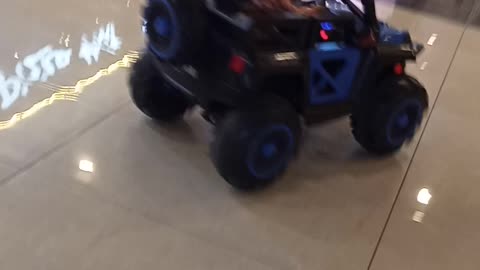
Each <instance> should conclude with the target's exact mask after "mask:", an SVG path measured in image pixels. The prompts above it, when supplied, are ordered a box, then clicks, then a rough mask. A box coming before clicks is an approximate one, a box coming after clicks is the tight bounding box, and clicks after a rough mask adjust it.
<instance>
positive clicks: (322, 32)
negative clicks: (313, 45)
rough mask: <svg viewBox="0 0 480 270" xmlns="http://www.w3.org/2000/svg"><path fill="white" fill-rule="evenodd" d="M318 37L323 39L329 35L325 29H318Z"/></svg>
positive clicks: (327, 38)
mask: <svg viewBox="0 0 480 270" xmlns="http://www.w3.org/2000/svg"><path fill="white" fill-rule="evenodd" d="M320 37H321V38H322V39H323V40H325V41H327V40H329V39H330V37H329V36H328V34H327V31H325V30H320Z"/></svg>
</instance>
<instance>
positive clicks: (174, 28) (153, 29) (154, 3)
mask: <svg viewBox="0 0 480 270" xmlns="http://www.w3.org/2000/svg"><path fill="white" fill-rule="evenodd" d="M149 9H150V13H149V15H148V17H147V18H146V20H147V35H148V37H149V44H148V48H149V49H150V51H152V52H153V54H154V55H156V56H157V57H159V58H161V59H163V60H170V59H172V58H173V57H175V55H176V54H177V51H178V49H179V47H180V42H181V39H180V35H181V32H180V27H179V23H178V18H177V14H176V11H175V9H174V8H173V7H172V5H171V4H170V1H168V0H151V2H150V7H149Z"/></svg>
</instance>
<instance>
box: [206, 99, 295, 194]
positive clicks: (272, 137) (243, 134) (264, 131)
mask: <svg viewBox="0 0 480 270" xmlns="http://www.w3.org/2000/svg"><path fill="white" fill-rule="evenodd" d="M300 134H301V125H300V120H299V117H298V114H297V113H296V112H295V110H294V109H293V108H292V106H291V105H290V104H289V103H288V102H287V101H285V100H283V99H280V98H276V97H275V98H272V99H270V100H266V101H265V102H264V103H262V104H261V105H259V106H256V107H255V109H252V108H248V109H245V110H238V111H232V112H230V113H228V114H227V115H226V116H225V118H223V119H222V120H221V121H220V123H219V125H218V127H217V131H216V138H215V141H214V142H213V144H212V148H211V154H212V159H213V162H214V164H215V166H216V168H217V170H218V172H219V173H220V175H221V176H223V177H224V178H225V180H226V181H227V182H228V183H230V184H231V185H232V186H234V187H235V188H238V189H243V190H251V189H255V188H260V187H262V186H265V185H267V184H269V183H271V182H272V181H273V180H275V179H276V178H277V177H279V176H280V175H281V174H282V173H283V172H284V171H285V170H286V168H287V166H288V164H289V162H290V161H291V159H292V158H293V156H294V154H295V152H296V150H297V148H298V141H299V137H300Z"/></svg>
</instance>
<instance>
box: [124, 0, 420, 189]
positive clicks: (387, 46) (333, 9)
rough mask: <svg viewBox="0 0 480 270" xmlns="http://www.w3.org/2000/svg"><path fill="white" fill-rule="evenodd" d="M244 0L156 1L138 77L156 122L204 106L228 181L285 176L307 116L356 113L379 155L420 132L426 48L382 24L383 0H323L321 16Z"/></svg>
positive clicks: (360, 134) (355, 125)
mask: <svg viewBox="0 0 480 270" xmlns="http://www.w3.org/2000/svg"><path fill="white" fill-rule="evenodd" d="M236 1H238V0H236ZM236 1H235V0H228V1H225V0H223V1H222V0H196V1H195V0H149V2H148V4H147V6H146V8H145V13H144V19H145V25H144V29H145V32H146V35H147V37H148V43H147V47H148V49H147V50H146V52H145V54H144V55H143V56H142V58H141V59H139V61H138V62H137V63H136V64H135V66H134V67H133V70H132V74H131V78H130V87H131V95H132V98H133V101H134V102H135V104H136V105H137V106H138V108H139V109H140V110H141V111H142V112H144V113H145V114H146V115H148V116H150V117H151V118H153V119H155V120H158V121H160V122H170V121H175V120H178V119H180V118H181V117H182V116H183V114H184V113H185V112H186V111H187V110H188V109H189V108H191V107H193V106H196V105H199V106H201V107H202V108H203V110H204V116H205V118H206V119H207V120H208V121H210V122H212V123H213V124H214V125H215V126H216V133H215V140H214V142H213V143H212V146H211V154H212V159H213V162H214V164H215V166H216V168H217V169H218V171H219V173H220V174H221V175H222V176H223V177H224V178H225V179H226V180H227V181H228V182H229V183H230V184H232V185H233V186H235V187H237V188H241V189H251V188H255V187H259V186H263V185H265V184H267V183H270V182H271V181H272V180H274V179H276V178H277V177H279V176H280V175H281V174H282V173H283V172H284V171H285V169H286V168H287V166H288V164H289V162H290V161H291V160H292V158H293V157H294V155H295V153H296V151H297V148H298V145H299V140H300V138H301V134H302V126H303V123H305V124H307V125H310V124H316V123H320V122H322V121H325V120H329V119H333V118H336V117H341V116H345V115H350V116H351V123H352V130H353V135H354V137H355V138H356V139H357V141H358V142H359V143H360V144H361V145H362V146H363V147H364V148H365V149H367V150H368V151H370V152H373V153H375V154H389V153H393V152H395V151H397V150H399V149H400V148H401V147H402V145H403V144H404V143H405V142H407V141H409V140H410V139H412V137H413V136H414V134H415V131H416V129H417V127H418V126H419V125H420V123H421V121H422V118H423V115H424V112H425V110H426V108H427V106H428V96H427V92H426V91H425V89H424V87H423V86H422V85H421V84H420V83H419V82H418V81H417V80H415V79H414V78H412V77H410V76H408V75H407V74H405V70H404V69H405V64H406V62H407V61H414V60H415V58H416V55H417V54H418V53H419V52H420V51H421V50H422V48H423V47H422V46H421V45H418V44H415V43H413V42H412V40H411V38H410V35H409V34H408V33H407V32H401V31H397V30H395V29H393V28H390V27H389V26H388V25H386V24H384V23H381V22H378V21H377V18H376V14H375V3H374V1H373V0H363V1H362V4H363V11H362V10H361V9H359V8H358V7H357V6H355V5H354V4H353V3H352V2H351V1H350V0H328V1H321V2H318V4H319V5H323V6H324V7H325V8H324V9H322V10H323V11H320V12H319V13H318V15H317V16H315V17H302V16H298V15H294V14H288V13H284V14H279V13H276V14H268V13H260V12H257V11H254V10H248V9H244V8H242V5H241V3H238V2H236ZM309 4H312V3H309ZM314 4H317V2H315V3H314ZM302 120H303V121H302Z"/></svg>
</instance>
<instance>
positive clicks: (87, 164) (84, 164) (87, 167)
mask: <svg viewBox="0 0 480 270" xmlns="http://www.w3.org/2000/svg"><path fill="white" fill-rule="evenodd" d="M93 167H94V166H93V162H91V161H90V160H86V159H82V160H80V162H79V163H78V168H79V169H80V170H81V171H84V172H88V173H93Z"/></svg>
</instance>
